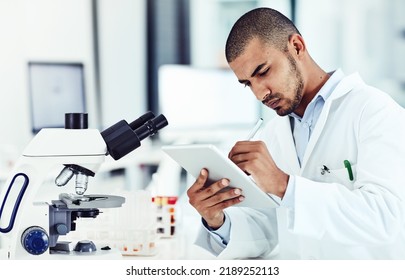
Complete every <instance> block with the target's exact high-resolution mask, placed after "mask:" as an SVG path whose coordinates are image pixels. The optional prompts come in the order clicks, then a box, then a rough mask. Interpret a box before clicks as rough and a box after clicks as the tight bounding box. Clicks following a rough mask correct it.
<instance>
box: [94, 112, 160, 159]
mask: <svg viewBox="0 0 405 280" xmlns="http://www.w3.org/2000/svg"><path fill="white" fill-rule="evenodd" d="M167 125H168V122H167V119H166V117H165V116H164V115H162V114H161V115H158V116H155V114H153V113H152V112H147V113H145V114H143V115H142V116H140V117H139V118H138V119H136V120H134V121H133V122H131V123H130V124H128V123H127V122H126V121H125V120H121V121H119V122H117V123H116V124H114V125H112V126H111V127H109V128H107V129H105V130H104V131H102V132H101V136H102V137H103V139H104V141H105V143H106V144H107V150H108V153H109V154H110V156H111V157H112V158H113V159H115V160H118V159H120V158H122V157H123V156H125V155H127V154H129V153H130V152H132V151H133V150H135V149H136V148H138V147H139V146H141V141H142V140H143V139H145V138H147V137H149V136H153V135H155V134H156V133H157V132H158V131H159V130H160V129H162V128H163V127H165V126H167Z"/></svg>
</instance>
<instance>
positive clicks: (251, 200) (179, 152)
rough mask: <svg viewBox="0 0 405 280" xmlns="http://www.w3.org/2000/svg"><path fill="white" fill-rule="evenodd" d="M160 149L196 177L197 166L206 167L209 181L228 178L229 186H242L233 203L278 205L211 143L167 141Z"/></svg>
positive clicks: (264, 206) (252, 205) (199, 167)
mask: <svg viewBox="0 0 405 280" xmlns="http://www.w3.org/2000/svg"><path fill="white" fill-rule="evenodd" d="M162 150H163V151H164V152H165V153H167V154H168V155H169V156H170V157H171V158H173V159H174V160H175V161H176V162H177V163H178V164H180V166H182V167H183V168H184V169H185V170H186V171H187V172H188V173H189V174H191V175H192V176H193V177H194V178H197V177H198V175H199V174H200V172H201V169H203V168H206V169H208V171H209V180H210V181H211V182H214V181H218V180H220V179H222V178H227V179H229V181H230V187H237V188H240V189H242V194H243V196H244V197H245V199H244V200H243V201H242V202H241V203H238V204H236V205H235V206H245V207H252V208H269V207H277V206H279V203H278V202H277V201H276V200H275V198H273V197H272V196H270V195H268V194H267V193H265V192H263V191H262V190H261V189H260V188H259V187H258V186H257V185H256V183H255V182H254V181H253V180H252V179H251V178H250V177H249V176H248V175H246V174H245V172H243V171H242V170H241V169H240V168H239V167H238V166H237V165H236V164H235V163H233V162H232V161H231V160H230V159H229V158H228V157H227V156H226V155H225V154H224V153H223V152H221V151H220V150H219V149H218V148H217V147H216V146H214V145H212V144H191V145H190V144H187V145H170V146H163V147H162Z"/></svg>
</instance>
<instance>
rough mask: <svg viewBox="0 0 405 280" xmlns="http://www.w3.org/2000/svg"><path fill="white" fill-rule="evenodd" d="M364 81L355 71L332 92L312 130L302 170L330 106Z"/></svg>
mask: <svg viewBox="0 0 405 280" xmlns="http://www.w3.org/2000/svg"><path fill="white" fill-rule="evenodd" d="M361 83H362V80H361V78H360V76H359V75H358V74H357V73H355V74H352V75H350V76H347V77H345V78H343V80H342V81H341V82H340V83H339V84H338V86H337V87H336V88H335V90H334V91H333V92H332V94H331V96H330V97H329V98H328V99H327V100H326V102H325V105H324V107H323V109H322V112H321V114H320V116H319V119H318V122H317V124H316V126H315V129H314V131H313V132H312V135H311V138H310V139H309V142H308V145H307V148H306V150H305V154H304V159H303V161H302V165H301V172H303V170H304V169H305V166H306V164H307V163H308V160H309V158H310V157H311V155H312V152H313V150H314V148H315V146H316V143H317V141H318V139H319V137H320V135H321V132H322V131H323V128H324V126H325V124H326V120H327V119H328V115H329V111H330V108H331V106H332V104H333V102H334V101H335V100H337V99H338V98H340V97H342V96H343V95H345V94H347V93H349V92H350V91H351V90H352V89H353V87H354V86H355V85H359V84H361Z"/></svg>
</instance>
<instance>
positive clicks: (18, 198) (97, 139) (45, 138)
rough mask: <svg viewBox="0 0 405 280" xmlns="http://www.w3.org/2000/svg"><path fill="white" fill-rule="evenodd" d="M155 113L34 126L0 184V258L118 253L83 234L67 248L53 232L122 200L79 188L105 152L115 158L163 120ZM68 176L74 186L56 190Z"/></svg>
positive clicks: (64, 232) (67, 228) (59, 232)
mask: <svg viewBox="0 0 405 280" xmlns="http://www.w3.org/2000/svg"><path fill="white" fill-rule="evenodd" d="M67 117H69V118H71V117H72V116H71V115H69V116H68V114H66V118H67ZM73 117H76V115H74V116H73ZM81 117H82V116H81V115H80V118H81ZM86 117H87V115H86ZM154 117H155V116H154V115H153V114H152V113H150V112H149V113H147V114H145V115H143V116H141V117H140V118H139V119H137V120H135V121H134V122H132V123H131V124H128V123H127V122H126V121H124V120H123V121H120V122H119V123H117V124H115V125H113V126H112V127H110V128H108V129H106V130H105V131H103V132H99V131H98V130H97V129H88V128H87V123H86V125H85V127H79V128H78V129H77V128H76V127H74V125H73V126H72V125H70V124H69V125H65V128H44V129H42V130H41V131H39V132H38V134H37V135H35V137H34V138H33V139H32V140H31V142H30V143H29V144H28V145H27V147H26V148H25V150H24V151H23V153H22V155H21V156H20V158H19V159H18V161H17V162H16V164H15V166H14V169H13V171H12V172H11V173H10V176H9V178H8V179H7V181H6V183H5V184H4V186H3V188H2V189H1V194H0V259H54V258H57V259H64V258H72V257H77V258H86V257H88V258H116V257H121V254H120V253H119V252H118V251H116V250H113V249H110V248H107V249H105V250H101V249H104V248H101V249H100V248H96V246H95V244H94V243H93V242H92V241H88V240H85V242H84V243H83V242H81V241H80V242H78V243H77V245H76V246H75V248H74V249H73V250H71V247H70V246H68V245H67V244H66V241H63V242H58V238H59V236H61V235H67V234H68V233H69V232H70V231H73V230H76V225H75V220H76V219H78V218H95V217H96V216H97V215H98V214H99V208H115V207H121V206H122V204H123V203H124V202H125V198H123V197H120V196H114V195H105V194H93V195H88V194H84V193H85V192H86V190H87V183H88V177H92V176H94V175H95V173H96V172H97V171H98V170H99V168H100V166H101V165H102V164H103V162H104V160H105V157H106V156H108V155H110V156H111V157H113V158H114V159H115V160H118V159H120V158H121V157H123V156H125V155H126V154H128V153H129V152H131V151H132V150H134V149H136V148H137V147H139V146H140V141H141V140H143V139H144V138H146V137H147V136H150V135H154V133H156V132H157V130H159V129H161V128H163V127H164V126H166V125H167V120H166V119H165V117H164V116H163V115H160V116H158V117H156V118H154ZM152 118H154V119H152ZM86 122H87V120H86ZM72 128H73V129H72ZM61 170H62V171H61ZM73 176H76V178H75V179H76V181H75V191H73V190H65V193H64V192H61V191H60V190H61V188H59V187H63V186H65V185H66V184H67V182H68V181H70V179H71V178H72V177H73ZM58 186H59V187H58ZM65 187H68V186H65ZM66 192H69V193H66ZM78 245H80V246H78Z"/></svg>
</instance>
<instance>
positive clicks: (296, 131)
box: [187, 8, 405, 259]
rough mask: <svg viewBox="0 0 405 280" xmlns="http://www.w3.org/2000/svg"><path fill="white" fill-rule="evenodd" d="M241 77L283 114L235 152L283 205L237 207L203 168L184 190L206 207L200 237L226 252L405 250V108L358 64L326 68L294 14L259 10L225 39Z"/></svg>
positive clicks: (327, 254)
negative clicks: (356, 70)
mask: <svg viewBox="0 0 405 280" xmlns="http://www.w3.org/2000/svg"><path fill="white" fill-rule="evenodd" d="M226 57H227V61H228V63H229V65H230V67H231V68H232V70H233V71H234V73H235V75H236V76H237V78H238V80H239V82H240V83H242V84H243V85H245V86H248V87H250V88H251V90H252V92H253V93H254V95H255V96H256V98H257V99H258V100H259V101H261V102H263V103H264V104H265V105H267V106H268V107H270V108H271V109H273V110H275V111H276V112H277V114H278V116H276V117H275V118H274V119H272V120H271V121H269V122H268V124H267V125H266V127H265V129H264V130H263V133H262V136H261V139H262V141H240V142H237V143H236V144H235V146H234V147H233V148H232V149H231V151H230V152H229V158H230V159H231V160H232V161H233V162H234V163H235V164H237V165H238V166H239V167H240V168H241V169H242V170H244V171H245V172H246V173H248V174H250V175H251V176H252V178H253V179H254V180H255V182H256V183H257V185H258V186H259V187H260V188H261V189H262V190H263V191H265V192H267V193H270V194H272V195H274V196H278V197H279V198H280V201H281V202H280V207H278V208H270V207H269V209H253V208H245V207H230V206H237V204H238V203H239V202H240V201H241V200H243V193H241V190H240V189H238V188H235V189H232V190H229V191H226V192H219V191H220V190H221V189H222V188H224V187H226V186H228V185H229V184H230V182H229V181H228V180H227V179H226V178H224V179H222V180H220V181H218V182H215V183H213V184H212V185H206V184H205V182H206V180H207V178H208V175H209V174H208V171H207V170H202V171H201V174H200V176H199V177H198V178H197V179H196V181H195V183H194V184H193V185H192V186H191V187H190V188H189V190H188V192H187V195H188V196H189V201H190V204H191V205H192V206H193V207H194V208H196V210H197V211H198V212H199V213H200V215H201V216H202V223H203V226H202V230H201V231H200V234H199V236H198V238H197V241H196V244H198V245H199V246H202V247H204V248H206V249H207V250H208V251H210V252H211V253H212V254H214V255H216V256H218V258H225V259H231V258H252V257H260V258H281V259H405V144H404V143H405V113H404V110H403V109H402V108H401V107H400V106H399V105H397V104H396V103H395V102H394V101H393V100H392V99H391V98H390V97H389V96H388V95H387V94H385V93H383V92H381V91H379V90H377V89H375V88H373V87H370V86H368V85H366V84H365V83H364V82H363V80H362V79H361V78H360V77H359V75H358V74H352V75H349V76H345V75H344V74H343V72H342V71H341V70H340V69H338V70H336V71H334V72H331V73H327V72H325V71H324V70H322V69H321V68H320V67H319V66H318V65H317V64H316V63H315V62H314V60H313V59H312V58H311V56H310V55H309V53H308V49H307V46H306V44H305V41H304V39H303V38H302V36H301V35H300V33H299V31H298V30H297V29H296V27H295V26H294V25H293V23H292V22H291V21H290V20H289V19H287V18H286V17H285V16H283V15H282V14H280V13H279V12H277V11H275V10H272V9H269V8H258V9H255V10H252V11H250V12H248V13H246V14H245V15H243V16H242V17H241V18H240V19H239V20H238V21H237V22H236V23H235V25H234V26H233V28H232V30H231V31H230V34H229V37H228V40H227V43H226Z"/></svg>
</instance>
